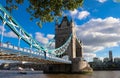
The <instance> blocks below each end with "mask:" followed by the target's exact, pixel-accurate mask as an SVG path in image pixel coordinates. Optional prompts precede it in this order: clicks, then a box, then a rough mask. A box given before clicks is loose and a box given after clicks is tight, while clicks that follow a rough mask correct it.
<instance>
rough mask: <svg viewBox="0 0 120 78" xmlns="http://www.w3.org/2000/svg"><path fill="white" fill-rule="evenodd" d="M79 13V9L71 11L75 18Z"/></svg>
mask: <svg viewBox="0 0 120 78" xmlns="http://www.w3.org/2000/svg"><path fill="white" fill-rule="evenodd" d="M78 13H79V11H78V10H77V9H74V11H70V14H71V15H72V16H75V15H77V14H78Z"/></svg>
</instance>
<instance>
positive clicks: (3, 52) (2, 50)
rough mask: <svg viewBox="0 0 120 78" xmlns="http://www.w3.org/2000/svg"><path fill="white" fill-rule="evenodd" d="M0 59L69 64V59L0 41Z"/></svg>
mask: <svg viewBox="0 0 120 78" xmlns="http://www.w3.org/2000/svg"><path fill="white" fill-rule="evenodd" d="M0 59H2V60H14V61H27V62H36V63H42V64H62V63H63V64H71V61H69V60H66V59H62V58H58V57H56V56H54V55H53V54H49V53H46V54H45V53H44V52H43V51H42V52H41V51H40V52H39V51H37V50H36V51H34V50H31V49H25V48H20V47H17V46H13V45H11V44H6V43H0Z"/></svg>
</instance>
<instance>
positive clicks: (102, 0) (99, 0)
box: [97, 0, 107, 3]
mask: <svg viewBox="0 0 120 78" xmlns="http://www.w3.org/2000/svg"><path fill="white" fill-rule="evenodd" d="M97 1H98V2H100V3H104V2H106V1H107V0H97Z"/></svg>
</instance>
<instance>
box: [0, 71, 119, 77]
mask: <svg viewBox="0 0 120 78" xmlns="http://www.w3.org/2000/svg"><path fill="white" fill-rule="evenodd" d="M0 78H120V71H94V72H93V73H91V74H84V75H83V74H43V73H36V72H35V73H28V74H17V73H16V74H15V73H8V72H5V71H4V72H2V71H0Z"/></svg>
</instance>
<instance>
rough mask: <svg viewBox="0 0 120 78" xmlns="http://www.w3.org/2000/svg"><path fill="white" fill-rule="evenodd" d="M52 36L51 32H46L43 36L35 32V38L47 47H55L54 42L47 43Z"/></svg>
mask: <svg viewBox="0 0 120 78" xmlns="http://www.w3.org/2000/svg"><path fill="white" fill-rule="evenodd" d="M53 38H54V35H53V34H47V36H45V35H44V34H43V33H40V32H36V33H35V39H36V40H37V41H39V42H40V43H42V44H43V45H44V46H45V47H47V48H49V49H52V48H54V47H55V42H52V43H49V42H50V41H51V40H52V39H53Z"/></svg>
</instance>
